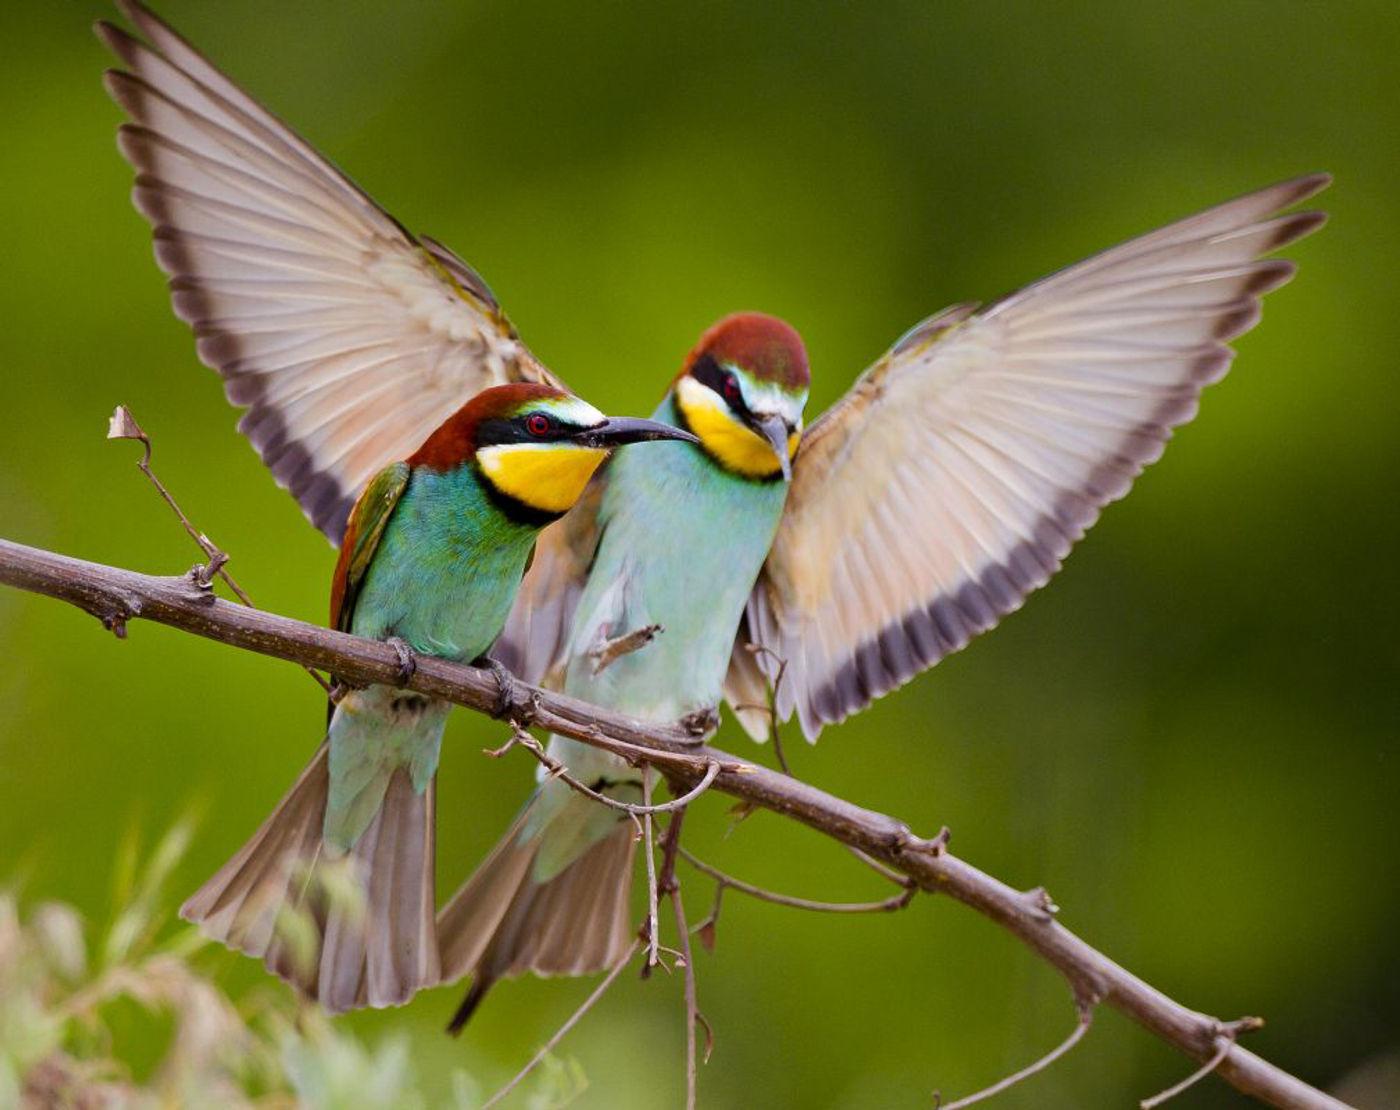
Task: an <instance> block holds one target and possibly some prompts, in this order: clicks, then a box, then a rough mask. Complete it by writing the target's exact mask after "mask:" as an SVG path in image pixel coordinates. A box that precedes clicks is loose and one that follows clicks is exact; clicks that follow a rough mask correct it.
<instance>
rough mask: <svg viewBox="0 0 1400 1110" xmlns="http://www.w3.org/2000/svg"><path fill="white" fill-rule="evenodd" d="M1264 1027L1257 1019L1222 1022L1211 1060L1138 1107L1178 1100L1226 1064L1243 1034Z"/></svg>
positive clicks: (1150, 1109)
mask: <svg viewBox="0 0 1400 1110" xmlns="http://www.w3.org/2000/svg"><path fill="white" fill-rule="evenodd" d="M1263 1026H1264V1019H1263V1018H1257V1017H1247V1018H1240V1019H1239V1021H1231V1022H1222V1023H1221V1024H1220V1027H1219V1032H1217V1033H1216V1035H1215V1053H1214V1054H1213V1055H1212V1056H1211V1058H1210V1059H1209V1060H1207V1061H1206V1062H1205V1063H1204V1064H1202V1065H1201V1066H1200V1067H1199V1068H1197V1069H1196V1070H1195V1071H1193V1072H1192V1073H1191V1074H1190V1075H1188V1076H1187V1077H1186V1078H1185V1079H1183V1080H1182V1081H1181V1082H1180V1083H1177V1084H1176V1085H1175V1086H1172V1087H1168V1088H1167V1089H1166V1090H1165V1091H1162V1092H1160V1093H1159V1094H1155V1095H1153V1096H1152V1097H1151V1098H1145V1099H1143V1100H1142V1102H1140V1103H1139V1104H1138V1105H1139V1106H1140V1107H1141V1108H1142V1110H1153V1107H1156V1106H1161V1105H1162V1103H1164V1102H1167V1101H1168V1100H1170V1099H1174V1098H1176V1096H1177V1095H1179V1094H1181V1093H1182V1092H1183V1091H1185V1090H1186V1089H1187V1088H1189V1087H1194V1086H1195V1085H1196V1084H1197V1083H1199V1082H1200V1081H1201V1080H1202V1079H1204V1078H1205V1077H1206V1076H1208V1075H1209V1074H1210V1073H1211V1072H1213V1071H1214V1070H1215V1069H1216V1068H1218V1067H1219V1066H1220V1065H1221V1064H1222V1063H1223V1062H1224V1060H1225V1057H1226V1056H1228V1055H1230V1049H1232V1048H1234V1047H1235V1041H1236V1039H1237V1038H1238V1037H1239V1035H1240V1034H1241V1033H1252V1032H1254V1030H1256V1029H1262V1028H1263Z"/></svg>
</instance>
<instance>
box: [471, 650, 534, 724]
mask: <svg viewBox="0 0 1400 1110" xmlns="http://www.w3.org/2000/svg"><path fill="white" fill-rule="evenodd" d="M473 666H477V667H484V668H486V669H487V670H489V671H490V672H491V675H492V677H493V678H495V680H496V708H495V709H494V710H493V711H492V713H491V716H493V717H495V718H496V719H497V720H505V719H509V720H512V721H514V722H515V723H516V724H518V725H528V724H529V723H530V722H531V721H532V720H533V719H534V716H535V699H534V698H533V697H532V696H530V695H529V694H527V693H525V690H524V689H523V688H522V684H521V683H520V682H519V680H517V679H516V677H515V675H513V674H511V673H510V671H508V670H507V669H506V667H505V665H504V664H502V663H501V662H500V661H499V660H496V659H492V658H491V656H489V655H483V656H482V657H481V658H480V659H478V660H477V661H476V662H475V663H474V664H473Z"/></svg>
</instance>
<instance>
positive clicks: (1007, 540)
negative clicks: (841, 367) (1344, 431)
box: [739, 175, 1328, 738]
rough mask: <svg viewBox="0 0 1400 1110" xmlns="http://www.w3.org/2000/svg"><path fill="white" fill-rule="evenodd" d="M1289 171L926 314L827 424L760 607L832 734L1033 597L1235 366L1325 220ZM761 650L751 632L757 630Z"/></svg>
mask: <svg viewBox="0 0 1400 1110" xmlns="http://www.w3.org/2000/svg"><path fill="white" fill-rule="evenodd" d="M1327 181H1328V179H1327V178H1326V177H1325V176H1322V175H1318V176H1313V177H1306V178H1300V179H1298V180H1295V181H1289V182H1284V183H1282V184H1279V185H1275V186H1272V187H1271V188H1267V189H1263V190H1261V191H1259V192H1257V193H1252V194H1250V195H1248V196H1245V197H1241V198H1239V199H1237V200H1234V201H1230V202H1228V203H1226V204H1223V205H1220V206H1219V207H1217V208H1213V209H1210V210H1208V211H1206V212H1202V213H1200V214H1199V215H1196V216H1193V217H1191V218H1189V219H1186V220H1183V221H1181V222H1179V223H1175V224H1171V225H1169V226H1167V227H1164V228H1162V229H1160V230H1158V231H1155V232H1152V233H1151V234H1148V235H1145V236H1142V237H1141V238H1138V239H1134V240H1131V241H1129V242H1127V243H1124V244H1122V245H1120V246H1118V247H1114V248H1112V249H1110V250H1108V251H1105V252H1103V253H1102V254H1099V255H1095V256H1094V257H1092V258H1090V259H1088V260H1086V261H1084V262H1081V263H1078V264H1077V265H1075V266H1071V267H1069V268H1068V269H1065V270H1062V271H1060V272H1058V273H1056V274H1054V275H1052V276H1050V277H1048V278H1046V279H1044V280H1043V281H1040V282H1037V283H1036V284H1034V285H1031V286H1028V287H1026V288H1025V289H1022V290H1021V291H1019V292H1017V293H1015V294H1012V295H1011V296H1009V297H1006V298H1004V299H1003V300H1001V301H998V302H996V303H994V304H992V305H990V306H989V307H987V308H985V309H982V310H981V311H978V312H973V311H972V310H971V308H970V307H967V306H960V307H959V308H958V309H956V310H953V311H952V312H951V314H949V313H945V314H941V315H940V316H939V317H936V318H933V319H932V320H931V321H930V322H929V323H928V325H927V326H921V327H919V328H916V329H914V330H913V331H912V332H910V333H909V335H907V336H906V337H905V338H904V339H902V340H901V341H900V342H899V343H897V344H896V345H895V347H894V348H893V349H892V350H891V351H890V352H889V353H888V354H887V355H886V356H885V357H884V358H883V359H881V361H880V362H878V363H877V364H876V365H875V366H874V367H872V368H871V369H870V370H869V371H867V372H866V374H865V375H864V376H863V377H862V378H861V379H860V380H859V381H858V382H857V383H856V385H855V386H853V387H852V389H851V391H850V392H849V393H848V394H847V396H846V397H845V398H844V399H843V400H842V401H841V402H840V403H838V404H837V405H836V406H834V407H833V408H832V409H831V410H830V411H829V412H828V413H827V414H825V415H824V416H823V417H822V418H821V419H820V420H818V421H817V422H816V423H815V424H814V425H813V426H812V429H811V431H810V432H809V433H808V435H807V437H806V438H805V439H804V440H803V443H802V446H801V448H800V450H799V453H798V455H797V458H796V461H795V463H794V477H793V486H792V491H791V494H790V496H789V499H788V504H787V508H786V509H785V512H784V517H783V521H782V523H781V525H780V527H779V530H778V536H777V540H776V542H775V544H774V546H773V549H772V552H771V553H770V555H769V558H768V561H767V562H766V564H765V566H764V569H763V573H762V575H761V576H760V578H759V581H758V584H757V586H756V587H755V590H754V593H753V596H752V598H751V600H750V604H749V609H748V614H747V619H748V625H749V631H750V634H751V635H752V637H753V639H754V640H755V641H756V642H757V643H758V644H760V645H762V646H763V648H764V649H766V650H765V651H763V652H762V653H761V654H760V656H759V657H758V663H759V665H760V666H761V667H762V668H763V670H764V672H765V674H766V676H767V678H768V680H769V682H770V683H771V682H772V681H773V679H774V677H775V676H776V674H777V667H778V665H779V661H781V662H782V664H783V666H784V672H783V677H782V681H781V682H780V683H779V684H778V687H777V689H776V691H775V697H776V699H777V707H778V710H779V713H780V714H781V716H782V717H783V718H784V719H786V718H787V717H789V716H791V714H792V713H793V712H794V711H796V713H797V715H798V717H799V719H800V721H801V724H802V728H803V731H804V732H805V733H806V735H807V736H808V737H809V738H815V736H816V735H817V733H819V732H820V731H821V728H822V726H823V725H824V724H828V723H833V722H836V721H840V720H842V719H844V718H845V717H846V716H848V715H849V714H851V713H853V712H855V711H857V710H859V709H860V708H862V707H863V706H865V705H867V704H869V703H870V702H871V701H872V700H873V699H875V698H876V697H879V696H880V695H881V694H884V693H886V692H887V691H889V690H892V689H894V688H895V687H897V686H900V685H902V684H903V683H904V682H907V681H908V680H909V679H910V678H911V677H913V676H914V675H915V674H917V673H918V672H920V671H921V670H923V669H924V668H926V667H929V666H932V665H933V664H934V663H936V662H937V661H938V660H939V659H941V658H942V657H943V656H945V655H947V654H949V653H950V652H953V651H957V650H958V649H959V648H961V647H963V646H964V645H965V644H966V643H967V642H968V641H969V640H970V639H972V637H973V636H975V635H976V634H977V633H979V632H983V631H985V630H986V629H988V628H991V627H992V626H993V625H994V624H995V623H996V622H997V621H998V620H999V619H1000V618H1001V617H1002V616H1004V615H1005V614H1007V613H1009V612H1011V611H1012V610H1014V609H1017V608H1019V607H1020V605H1021V603H1022V602H1023V600H1024V599H1025V597H1026V595H1027V594H1029V593H1030V592H1031V591H1032V590H1035V589H1036V588H1038V587H1039V586H1041V585H1043V584H1044V583H1045V582H1046V581H1047V580H1048V579H1049V578H1050V576H1051V575H1053V574H1054V573H1055V571H1057V570H1058V569H1059V567H1060V561H1061V560H1062V559H1063V558H1064V557H1065V555H1066V554H1067V553H1068V552H1069V550H1070V547H1071V546H1072V545H1073V544H1074V543H1075V541H1076V540H1078V539H1079V538H1080V537H1081V536H1082V535H1083V534H1084V531H1085V529H1087V528H1088V527H1089V526H1090V525H1091V524H1093V522H1094V521H1095V520H1096V519H1097V518H1098V515H1099V512H1100V510H1101V509H1102V508H1103V506H1104V505H1106V504H1107V503H1108V502H1110V501H1113V500H1115V499H1116V498H1119V497H1122V496H1123V495H1124V494H1125V493H1126V492H1127V491H1128V489H1129V487H1130V486H1131V484H1132V481H1133V479H1134V478H1135V477H1136V475H1137V474H1138V473H1139V472H1140V471H1141V470H1142V468H1143V467H1144V466H1146V465H1147V464H1148V463H1150V462H1152V461H1154V460H1155V459H1156V458H1157V457H1158V456H1159V455H1160V454H1161V453H1162V450H1163V447H1164V446H1165V443H1166V440H1167V439H1168V438H1169V437H1170V436H1171V430H1172V428H1173V427H1174V426H1176V425H1178V424H1181V423H1183V422H1185V421H1187V420H1190V419H1191V417H1192V416H1194V415H1195V412H1196V407H1197V401H1198V398H1199V396H1200V392H1201V390H1202V388H1203V387H1204V386H1206V385H1208V384H1209V383H1211V382H1214V381H1216V380H1218V379H1219V378H1220V377H1221V376H1222V375H1223V374H1224V373H1225V371H1226V369H1227V367H1228V366H1229V363H1230V359H1231V358H1232V356H1233V351H1231V349H1230V348H1229V347H1228V346H1227V345H1226V344H1227V341H1228V340H1230V339H1232V338H1233V337H1235V336H1237V335H1239V334H1241V333H1242V332H1244V331H1247V330H1248V329H1249V328H1251V327H1252V326H1253V325H1254V324H1255V323H1256V322H1257V320H1258V318H1259V299H1260V297H1261V296H1262V295H1263V294H1264V293H1266V292H1268V291H1269V290H1271V289H1274V288H1277V287H1278V286H1279V285H1282V284H1283V283H1284V282H1285V281H1287V280H1288V279H1289V278H1290V277H1291V276H1292V274H1293V266H1292V264H1291V263H1289V262H1285V261H1281V260H1277V259H1261V257H1260V256H1261V255H1264V254H1267V253H1268V252H1270V251H1273V250H1275V249H1277V248H1278V247H1281V246H1283V245H1284V244H1286V243H1289V242H1292V241H1293V240H1295V239H1298V238H1300V237H1302V236H1304V235H1306V234H1308V233H1309V232H1311V231H1313V230H1315V229H1316V228H1317V227H1318V226H1319V225H1320V224H1321V223H1322V222H1323V216H1322V215H1321V214H1320V213H1316V212H1299V213H1293V214H1289V215H1281V216H1280V215H1277V213H1278V212H1280V211H1281V210H1282V209H1285V208H1287V207H1289V206H1290V205H1293V204H1295V203H1297V202H1298V201H1301V200H1303V199H1304V198H1306V197H1308V196H1311V195H1312V194H1313V193H1315V192H1317V191H1318V190H1319V189H1321V188H1323V187H1324V186H1325V185H1326V184H1327ZM739 647H740V649H742V645H739Z"/></svg>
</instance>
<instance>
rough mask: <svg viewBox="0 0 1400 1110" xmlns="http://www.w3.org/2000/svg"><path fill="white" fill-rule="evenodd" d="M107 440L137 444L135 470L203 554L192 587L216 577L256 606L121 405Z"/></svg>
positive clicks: (323, 686) (207, 584) (326, 687)
mask: <svg viewBox="0 0 1400 1110" xmlns="http://www.w3.org/2000/svg"><path fill="white" fill-rule="evenodd" d="M107 438H108V439H134V440H136V441H137V442H139V443H140V444H141V458H140V459H139V460H138V461H137V463H136V467H137V469H138V470H140V471H141V473H142V474H144V475H145V476H146V477H147V478H149V479H150V480H151V485H153V486H155V487H156V492H157V493H158V494H160V496H161V500H163V501H164V502H165V503H166V504H167V505H169V506H170V511H171V512H172V513H174V514H175V518H176V519H177V520H178V521H179V522H180V524H181V525H182V526H183V527H184V529H185V532H186V533H187V534H188V535H189V537H190V539H192V540H194V542H195V543H196V544H197V545H198V546H199V549H200V550H201V551H202V552H204V557H205V558H206V559H208V560H209V561H208V562H207V563H205V564H204V565H203V566H202V567H196V568H194V570H193V571H192V572H191V573H192V574H193V576H194V582H195V584H196V585H198V586H200V587H202V588H204V589H208V588H209V587H210V586H211V585H213V581H214V576H215V575H218V576H219V577H220V578H222V579H223V580H224V584H225V585H227V586H228V588H229V589H230V590H232V591H233V592H234V594H235V595H236V596H237V597H238V600H239V601H241V602H243V604H244V605H246V606H248V607H249V608H250V609H252V608H256V606H254V605H253V599H252V598H251V597H249V596H248V595H247V594H246V593H245V592H244V590H243V587H242V586H240V585H239V584H238V583H237V582H235V581H234V579H233V575H231V574H230V573H229V572H228V569H227V567H228V561H229V556H228V552H226V551H224V550H223V549H222V548H220V547H219V546H218V545H217V544H216V543H214V541H213V540H211V539H210V538H209V537H208V536H206V535H205V534H204V533H203V532H201V531H199V529H197V528H196V527H195V526H194V525H193V524H191V523H190V518H189V517H187V516H186V515H185V513H184V510H183V509H181V508H180V505H179V503H178V502H177V501H176V500H175V498H174V496H173V495H172V494H171V492H170V491H169V490H168V489H166V488H165V483H163V482H162V481H161V480H160V479H159V478H157V477H156V472H155V471H154V470H152V469H151V452H152V451H153V450H154V447H153V445H152V444H151V437H150V436H149V435H147V434H146V431H145V429H144V428H142V427H141V425H140V424H138V423H137V422H136V417H135V416H133V415H132V412H131V410H130V409H129V408H127V407H126V406H125V405H118V406H117V407H116V409H115V410H114V411H113V412H112V415H111V417H110V418H109V419H108V421H107ZM113 631H116V629H113ZM117 635H118V636H120V635H122V633H121V632H117ZM302 669H303V670H305V671H306V673H307V674H309V675H310V676H311V677H312V678H313V679H315V680H316V684H317V685H318V686H320V687H321V689H322V690H324V691H325V692H326V693H327V694H329V693H331V684H330V683H329V682H327V681H326V680H325V679H324V678H322V677H321V676H320V675H319V674H317V673H316V672H315V671H313V670H312V669H311V668H310V667H303V668H302Z"/></svg>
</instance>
